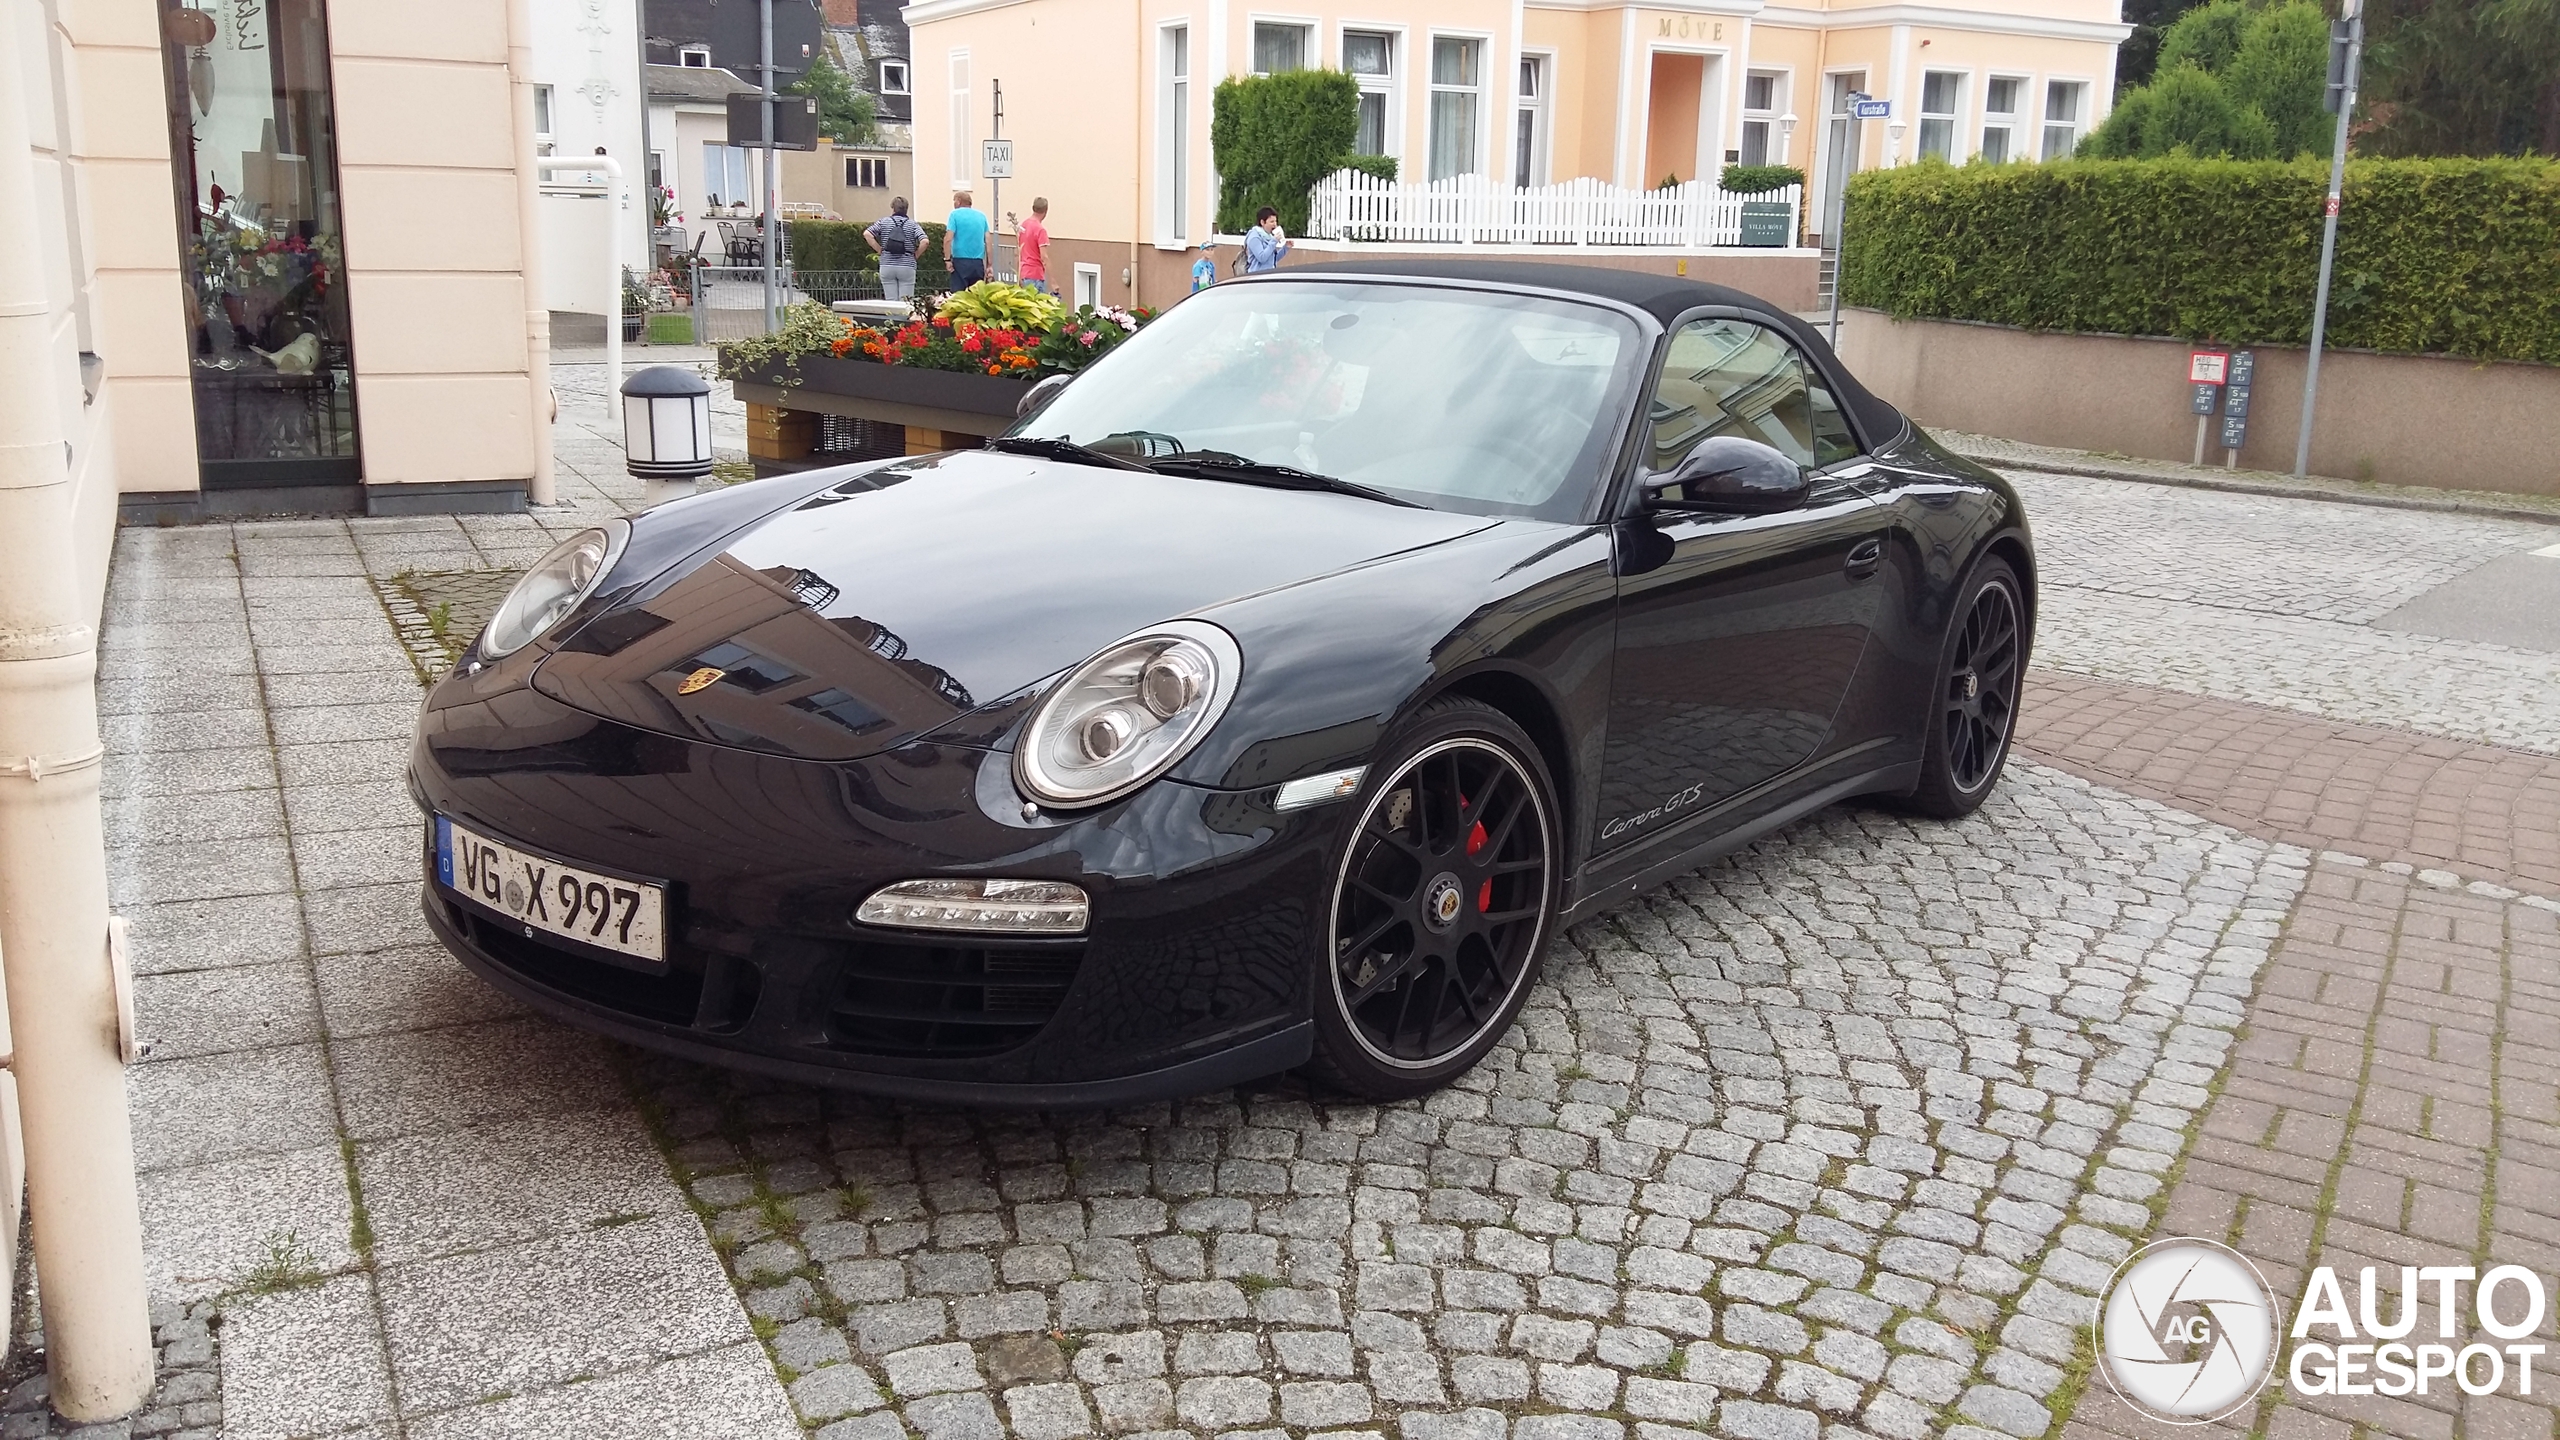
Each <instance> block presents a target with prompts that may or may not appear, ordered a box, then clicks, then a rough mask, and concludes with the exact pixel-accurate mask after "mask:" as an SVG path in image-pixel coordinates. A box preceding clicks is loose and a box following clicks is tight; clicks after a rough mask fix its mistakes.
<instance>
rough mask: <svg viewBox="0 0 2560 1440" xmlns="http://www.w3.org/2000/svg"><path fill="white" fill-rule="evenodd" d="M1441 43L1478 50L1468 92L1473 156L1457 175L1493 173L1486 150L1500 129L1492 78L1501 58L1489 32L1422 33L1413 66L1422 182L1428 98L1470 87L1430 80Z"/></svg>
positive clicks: (1427, 163) (1426, 168)
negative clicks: (1419, 100) (1418, 89)
mask: <svg viewBox="0 0 2560 1440" xmlns="http://www.w3.org/2000/svg"><path fill="white" fill-rule="evenodd" d="M1443 40H1472V41H1474V42H1475V43H1476V45H1477V47H1478V48H1477V50H1476V83H1475V85H1474V86H1473V87H1472V93H1473V94H1474V95H1475V97H1476V143H1475V154H1474V156H1473V157H1472V163H1471V164H1470V165H1469V166H1468V168H1466V169H1465V170H1462V171H1459V172H1458V173H1459V174H1462V175H1490V174H1492V173H1493V172H1492V164H1493V162H1492V160H1491V158H1490V154H1491V152H1490V151H1489V150H1488V148H1487V147H1489V146H1490V145H1491V144H1492V143H1493V135H1494V132H1495V131H1496V130H1498V129H1500V128H1501V126H1500V125H1498V124H1497V123H1496V119H1495V113H1494V109H1493V75H1494V71H1495V69H1496V68H1497V66H1498V65H1499V63H1500V59H1501V57H1500V55H1499V54H1498V53H1497V52H1496V51H1495V50H1494V48H1493V32H1492V31H1490V30H1442V29H1438V28H1434V29H1432V30H1430V31H1428V32H1426V34H1425V35H1424V37H1423V42H1422V43H1423V52H1422V54H1421V55H1420V56H1419V57H1417V60H1418V63H1417V65H1416V66H1415V69H1416V71H1417V73H1418V75H1419V78H1420V80H1421V82H1422V86H1423V92H1422V93H1423V97H1424V99H1423V107H1422V166H1423V173H1422V175H1421V177H1420V178H1422V179H1425V180H1428V179H1430V178H1431V140H1432V137H1431V105H1430V99H1431V97H1432V96H1435V95H1438V94H1440V93H1441V92H1443V91H1446V92H1448V93H1449V94H1452V95H1463V94H1467V93H1470V87H1468V86H1464V85H1443V84H1441V83H1440V82H1438V81H1436V80H1434V79H1432V78H1431V74H1432V58H1433V51H1435V50H1436V49H1437V48H1438V47H1439V44H1440V42H1441V41H1443ZM1503 88H1504V89H1509V88H1511V87H1509V86H1504V87H1503ZM1396 173H1397V174H1398V175H1399V176H1401V175H1402V174H1403V173H1404V172H1403V169H1402V167H1401V166H1399V167H1398V169H1397V172H1396Z"/></svg>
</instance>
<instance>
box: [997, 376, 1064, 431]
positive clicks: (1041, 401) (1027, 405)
mask: <svg viewBox="0 0 2560 1440" xmlns="http://www.w3.org/2000/svg"><path fill="white" fill-rule="evenodd" d="M1074 378H1076V377H1074V376H1073V375H1052V376H1050V377H1049V378H1048V379H1046V380H1043V381H1041V382H1040V383H1039V384H1037V385H1034V386H1032V387H1031V388H1030V389H1029V390H1027V391H1025V392H1024V393H1023V396H1022V398H1021V399H1020V400H1017V401H1015V402H1014V405H1013V418H1015V419H1016V420H1027V419H1029V418H1031V417H1032V416H1034V415H1037V414H1039V413H1040V411H1041V409H1042V407H1044V406H1046V405H1047V404H1048V403H1049V402H1050V401H1052V400H1055V399H1057V398H1058V392H1059V391H1061V390H1064V389H1066V388H1067V382H1068V381H1070V380H1073V379H1074Z"/></svg>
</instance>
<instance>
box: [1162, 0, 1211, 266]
mask: <svg viewBox="0 0 2560 1440" xmlns="http://www.w3.org/2000/svg"><path fill="white" fill-rule="evenodd" d="M1176 37H1180V38H1179V43H1180V44H1181V46H1182V72H1181V73H1180V74H1179V75H1177V74H1175V73H1174V68H1173V55H1174V46H1175V44H1176ZM1198 38H1199V37H1198V36H1197V35H1196V34H1195V33H1194V32H1193V28H1192V25H1191V17H1190V16H1188V15H1183V16H1177V17H1175V18H1173V19H1169V20H1162V21H1158V22H1157V24H1156V54H1155V77H1156V96H1155V121H1154V124H1155V172H1154V183H1155V232H1156V248H1157V249H1159V250H1181V249H1185V248H1187V247H1188V245H1189V243H1190V236H1191V129H1192V126H1191V104H1192V100H1193V98H1194V97H1195V96H1196V95H1197V94H1198V92H1199V88H1200V47H1199V46H1198V45H1197V44H1196V43H1194V42H1195V41H1196V40H1197V39H1198Z"/></svg>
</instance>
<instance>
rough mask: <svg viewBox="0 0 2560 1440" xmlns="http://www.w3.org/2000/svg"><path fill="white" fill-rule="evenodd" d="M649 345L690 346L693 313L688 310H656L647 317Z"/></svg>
mask: <svg viewBox="0 0 2560 1440" xmlns="http://www.w3.org/2000/svg"><path fill="white" fill-rule="evenodd" d="M649 343H650V344H652V345H692V344H695V343H697V342H696V341H695V339H694V336H693V312H692V311H690V310H656V311H652V312H650V315H649Z"/></svg>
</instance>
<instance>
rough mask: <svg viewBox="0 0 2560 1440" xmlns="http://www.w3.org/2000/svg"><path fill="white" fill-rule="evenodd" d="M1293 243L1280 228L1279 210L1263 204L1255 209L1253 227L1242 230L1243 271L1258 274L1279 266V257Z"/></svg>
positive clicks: (1248, 273) (1284, 253) (1286, 252)
mask: <svg viewBox="0 0 2560 1440" xmlns="http://www.w3.org/2000/svg"><path fill="white" fill-rule="evenodd" d="M1294 244H1295V242H1294V241H1292V240H1290V238H1289V237H1288V235H1287V234H1285V233H1283V232H1282V230H1281V229H1280V212H1279V211H1277V210H1274V209H1272V208H1271V207H1270V206H1268V205H1265V206H1263V207H1262V208H1261V209H1260V210H1259V211H1256V212H1255V214H1254V217H1253V228H1252V229H1250V230H1247V231H1246V232H1244V273H1246V274H1247V275H1259V274H1261V273H1262V272H1263V271H1265V270H1277V269H1279V268H1280V259H1281V257H1282V256H1284V255H1287V254H1288V253H1289V251H1290V248H1291V247H1292V246H1293V245H1294Z"/></svg>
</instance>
